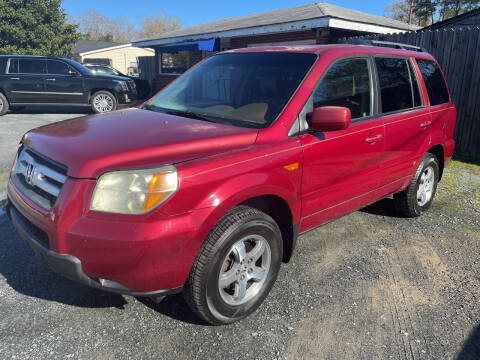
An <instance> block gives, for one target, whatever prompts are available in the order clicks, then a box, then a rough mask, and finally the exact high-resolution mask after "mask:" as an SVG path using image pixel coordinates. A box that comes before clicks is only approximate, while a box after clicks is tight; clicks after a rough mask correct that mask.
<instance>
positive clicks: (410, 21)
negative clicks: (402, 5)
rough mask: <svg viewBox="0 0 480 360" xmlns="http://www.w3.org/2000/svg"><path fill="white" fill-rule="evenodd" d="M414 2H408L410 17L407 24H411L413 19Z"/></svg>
mask: <svg viewBox="0 0 480 360" xmlns="http://www.w3.org/2000/svg"><path fill="white" fill-rule="evenodd" d="M414 1H415V0H412V1H411V2H410V16H409V17H408V23H409V24H411V23H412V20H413V19H412V18H413V5H414Z"/></svg>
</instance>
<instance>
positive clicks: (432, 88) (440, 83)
mask: <svg viewBox="0 0 480 360" xmlns="http://www.w3.org/2000/svg"><path fill="white" fill-rule="evenodd" d="M416 61H417V64H418V67H419V69H420V73H421V74H422V77H423V81H424V82H425V86H426V87H427V93H428V98H429V99H430V105H432V106H433V105H439V104H444V103H447V102H449V101H450V99H449V96H448V90H447V84H445V80H444V78H443V76H442V73H441V71H440V68H439V67H438V65H437V63H436V62H435V61H431V60H425V59H416Z"/></svg>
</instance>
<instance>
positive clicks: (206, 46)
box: [157, 38, 220, 53]
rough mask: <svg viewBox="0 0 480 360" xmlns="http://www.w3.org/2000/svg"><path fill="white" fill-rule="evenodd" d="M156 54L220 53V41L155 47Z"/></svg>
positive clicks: (213, 40) (191, 42)
mask: <svg viewBox="0 0 480 360" xmlns="http://www.w3.org/2000/svg"><path fill="white" fill-rule="evenodd" d="M157 50H158V52H162V53H176V52H179V51H188V50H206V51H220V39H219V38H216V39H209V40H199V41H187V42H182V43H176V44H169V45H165V46H159V47H157Z"/></svg>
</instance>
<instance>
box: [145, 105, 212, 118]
mask: <svg viewBox="0 0 480 360" xmlns="http://www.w3.org/2000/svg"><path fill="white" fill-rule="evenodd" d="M142 109H145V110H149V111H155V112H162V113H165V114H169V115H176V116H183V117H188V118H191V119H197V120H203V121H208V122H216V121H215V120H213V119H212V118H211V117H207V116H206V115H202V114H199V113H196V112H194V111H191V110H174V109H166V108H162V107H160V106H156V105H152V104H145V105H143V106H142Z"/></svg>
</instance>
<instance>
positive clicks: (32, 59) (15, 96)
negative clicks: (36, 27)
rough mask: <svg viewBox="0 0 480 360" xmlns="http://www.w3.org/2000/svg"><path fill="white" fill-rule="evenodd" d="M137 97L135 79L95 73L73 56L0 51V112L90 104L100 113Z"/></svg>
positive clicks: (0, 113) (128, 102)
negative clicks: (33, 107)
mask: <svg viewBox="0 0 480 360" xmlns="http://www.w3.org/2000/svg"><path fill="white" fill-rule="evenodd" d="M136 97H137V90H136V86H135V83H134V82H133V80H131V79H129V78H126V77H123V76H112V75H95V74H92V72H91V71H90V70H89V69H87V68H86V67H85V66H83V65H81V64H79V63H78V62H76V61H73V60H70V59H66V58H52V57H44V56H33V55H27V56H25V55H0V115H4V114H5V113H6V112H7V111H8V109H9V108H10V107H11V108H13V109H15V108H18V107H22V106H25V105H91V107H92V110H93V111H94V112H96V113H101V112H108V111H113V110H115V109H116V108H117V106H118V104H130V103H132V102H133V101H134V100H136Z"/></svg>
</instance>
